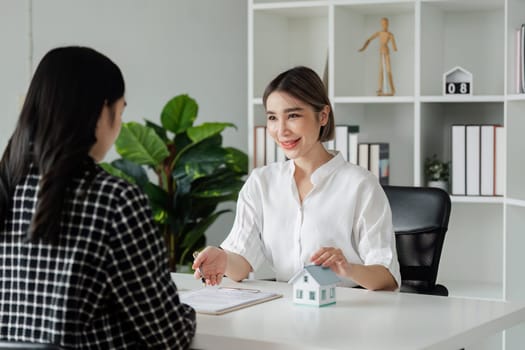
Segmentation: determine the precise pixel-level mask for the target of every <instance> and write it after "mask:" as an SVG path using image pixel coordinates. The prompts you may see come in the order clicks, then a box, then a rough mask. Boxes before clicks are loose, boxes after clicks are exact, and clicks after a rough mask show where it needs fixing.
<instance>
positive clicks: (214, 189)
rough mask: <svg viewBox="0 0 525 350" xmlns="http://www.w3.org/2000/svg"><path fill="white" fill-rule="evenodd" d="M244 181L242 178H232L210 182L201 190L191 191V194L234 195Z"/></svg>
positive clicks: (199, 196) (212, 196) (209, 195)
mask: <svg viewBox="0 0 525 350" xmlns="http://www.w3.org/2000/svg"><path fill="white" fill-rule="evenodd" d="M243 184H244V182H243V181H242V180H235V179H232V180H231V181H229V182H228V183H215V184H210V186H208V187H206V188H205V189H203V190H201V191H192V193H191V195H192V196H193V197H196V198H214V197H228V198H230V196H232V195H236V194H237V193H239V190H240V189H241V188H242V185H243Z"/></svg>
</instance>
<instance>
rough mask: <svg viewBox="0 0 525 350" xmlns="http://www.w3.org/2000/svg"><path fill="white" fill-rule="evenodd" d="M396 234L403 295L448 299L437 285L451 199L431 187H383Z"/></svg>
mask: <svg viewBox="0 0 525 350" xmlns="http://www.w3.org/2000/svg"><path fill="white" fill-rule="evenodd" d="M383 189H384V190H385V193H386V196H387V197H388V201H389V202H390V208H391V209H392V221H393V224H394V231H395V233H396V246H397V255H398V259H399V267H400V269H401V280H402V282H401V291H402V292H408V293H419V294H432V295H442V296H447V295H448V290H447V288H446V287H445V286H443V285H440V284H436V278H437V273H438V267H439V259H440V257H441V250H442V248H443V242H444V240H445V233H446V232H447V229H448V220H449V218H450V208H451V204H450V196H449V195H448V193H447V192H445V191H443V190H441V189H439V188H432V187H404V186H383Z"/></svg>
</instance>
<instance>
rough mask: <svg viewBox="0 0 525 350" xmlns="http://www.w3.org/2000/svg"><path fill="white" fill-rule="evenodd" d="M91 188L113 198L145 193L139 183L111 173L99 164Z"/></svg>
mask: <svg viewBox="0 0 525 350" xmlns="http://www.w3.org/2000/svg"><path fill="white" fill-rule="evenodd" d="M90 189H91V190H92V191H95V192H99V193H101V194H103V195H106V196H109V197H113V198H123V197H124V198H125V197H128V198H130V197H137V196H141V197H142V196H144V193H143V192H142V190H141V189H140V188H139V187H138V186H137V185H135V184H132V183H130V182H128V181H127V180H124V179H122V178H120V177H117V176H114V175H111V174H110V173H108V172H106V171H105V170H104V169H102V168H101V167H100V166H98V165H97V166H96V169H95V176H94V178H93V181H92V183H91V185H90Z"/></svg>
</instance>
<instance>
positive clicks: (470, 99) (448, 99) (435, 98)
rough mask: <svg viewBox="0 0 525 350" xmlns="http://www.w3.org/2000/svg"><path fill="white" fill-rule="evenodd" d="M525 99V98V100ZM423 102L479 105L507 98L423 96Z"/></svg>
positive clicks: (494, 96)
mask: <svg viewBox="0 0 525 350" xmlns="http://www.w3.org/2000/svg"><path fill="white" fill-rule="evenodd" d="M524 99H525V98H524ZM419 100H420V101H421V102H440V103H441V102H452V103H456V102H461V103H463V102H466V103H469V102H470V103H479V102H504V101H505V96H503V95H455V96H421V97H420V98H419Z"/></svg>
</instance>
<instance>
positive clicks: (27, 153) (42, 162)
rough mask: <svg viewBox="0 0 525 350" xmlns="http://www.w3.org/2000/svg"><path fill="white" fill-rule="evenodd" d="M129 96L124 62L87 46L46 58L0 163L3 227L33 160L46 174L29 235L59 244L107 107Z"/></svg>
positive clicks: (0, 218)
mask: <svg viewBox="0 0 525 350" xmlns="http://www.w3.org/2000/svg"><path fill="white" fill-rule="evenodd" d="M122 96H124V78H123V77H122V73H121V71H120V69H119V68H118V66H117V65H116V64H115V63H113V62H112V61H111V60H110V59H109V58H107V57H106V56H104V55H102V54H101V53H99V52H97V51H95V50H93V49H91V48H87V47H77V46H70V47H61V48H56V49H53V50H51V51H49V52H48V53H47V54H46V55H45V56H44V57H43V58H42V61H40V63H39V65H38V67H37V69H36V71H35V74H34V75H33V79H32V80H31V84H30V85H29V90H28V91H27V94H26V98H25V101H24V104H23V106H22V111H21V112H20V117H19V119H18V123H17V126H16V128H15V131H14V133H13V135H12V136H11V138H10V139H9V142H8V144H7V148H6V149H5V152H4V154H3V156H2V160H1V161H0V230H3V229H4V224H5V220H6V217H7V215H8V213H9V210H10V208H11V205H12V196H13V194H14V191H15V187H16V186H17V185H18V184H19V183H20V182H21V181H22V180H23V179H24V177H25V176H26V175H27V174H28V171H29V168H30V166H31V164H32V165H33V166H34V167H36V169H37V170H38V173H39V174H40V176H41V177H40V182H39V191H38V199H37V204H36V211H35V213H34V215H33V217H32V219H31V225H30V227H29V232H28V237H29V238H30V239H31V240H32V241H36V240H38V239H42V240H44V241H49V242H57V240H58V234H59V229H60V220H61V219H62V215H63V209H64V203H65V199H66V196H67V191H68V190H67V189H68V186H69V185H70V184H71V180H72V178H74V176H76V175H79V174H80V173H82V172H84V171H86V170H87V167H89V166H90V165H89V164H91V167H93V162H89V161H88V160H89V158H88V157H89V151H90V150H91V148H92V146H93V145H94V144H95V143H96V141H97V140H96V136H95V133H96V126H97V122H98V119H99V116H100V113H101V111H102V108H103V107H104V105H105V104H106V105H108V106H112V105H113V103H114V102H115V101H117V100H118V99H120V98H121V97H122Z"/></svg>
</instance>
